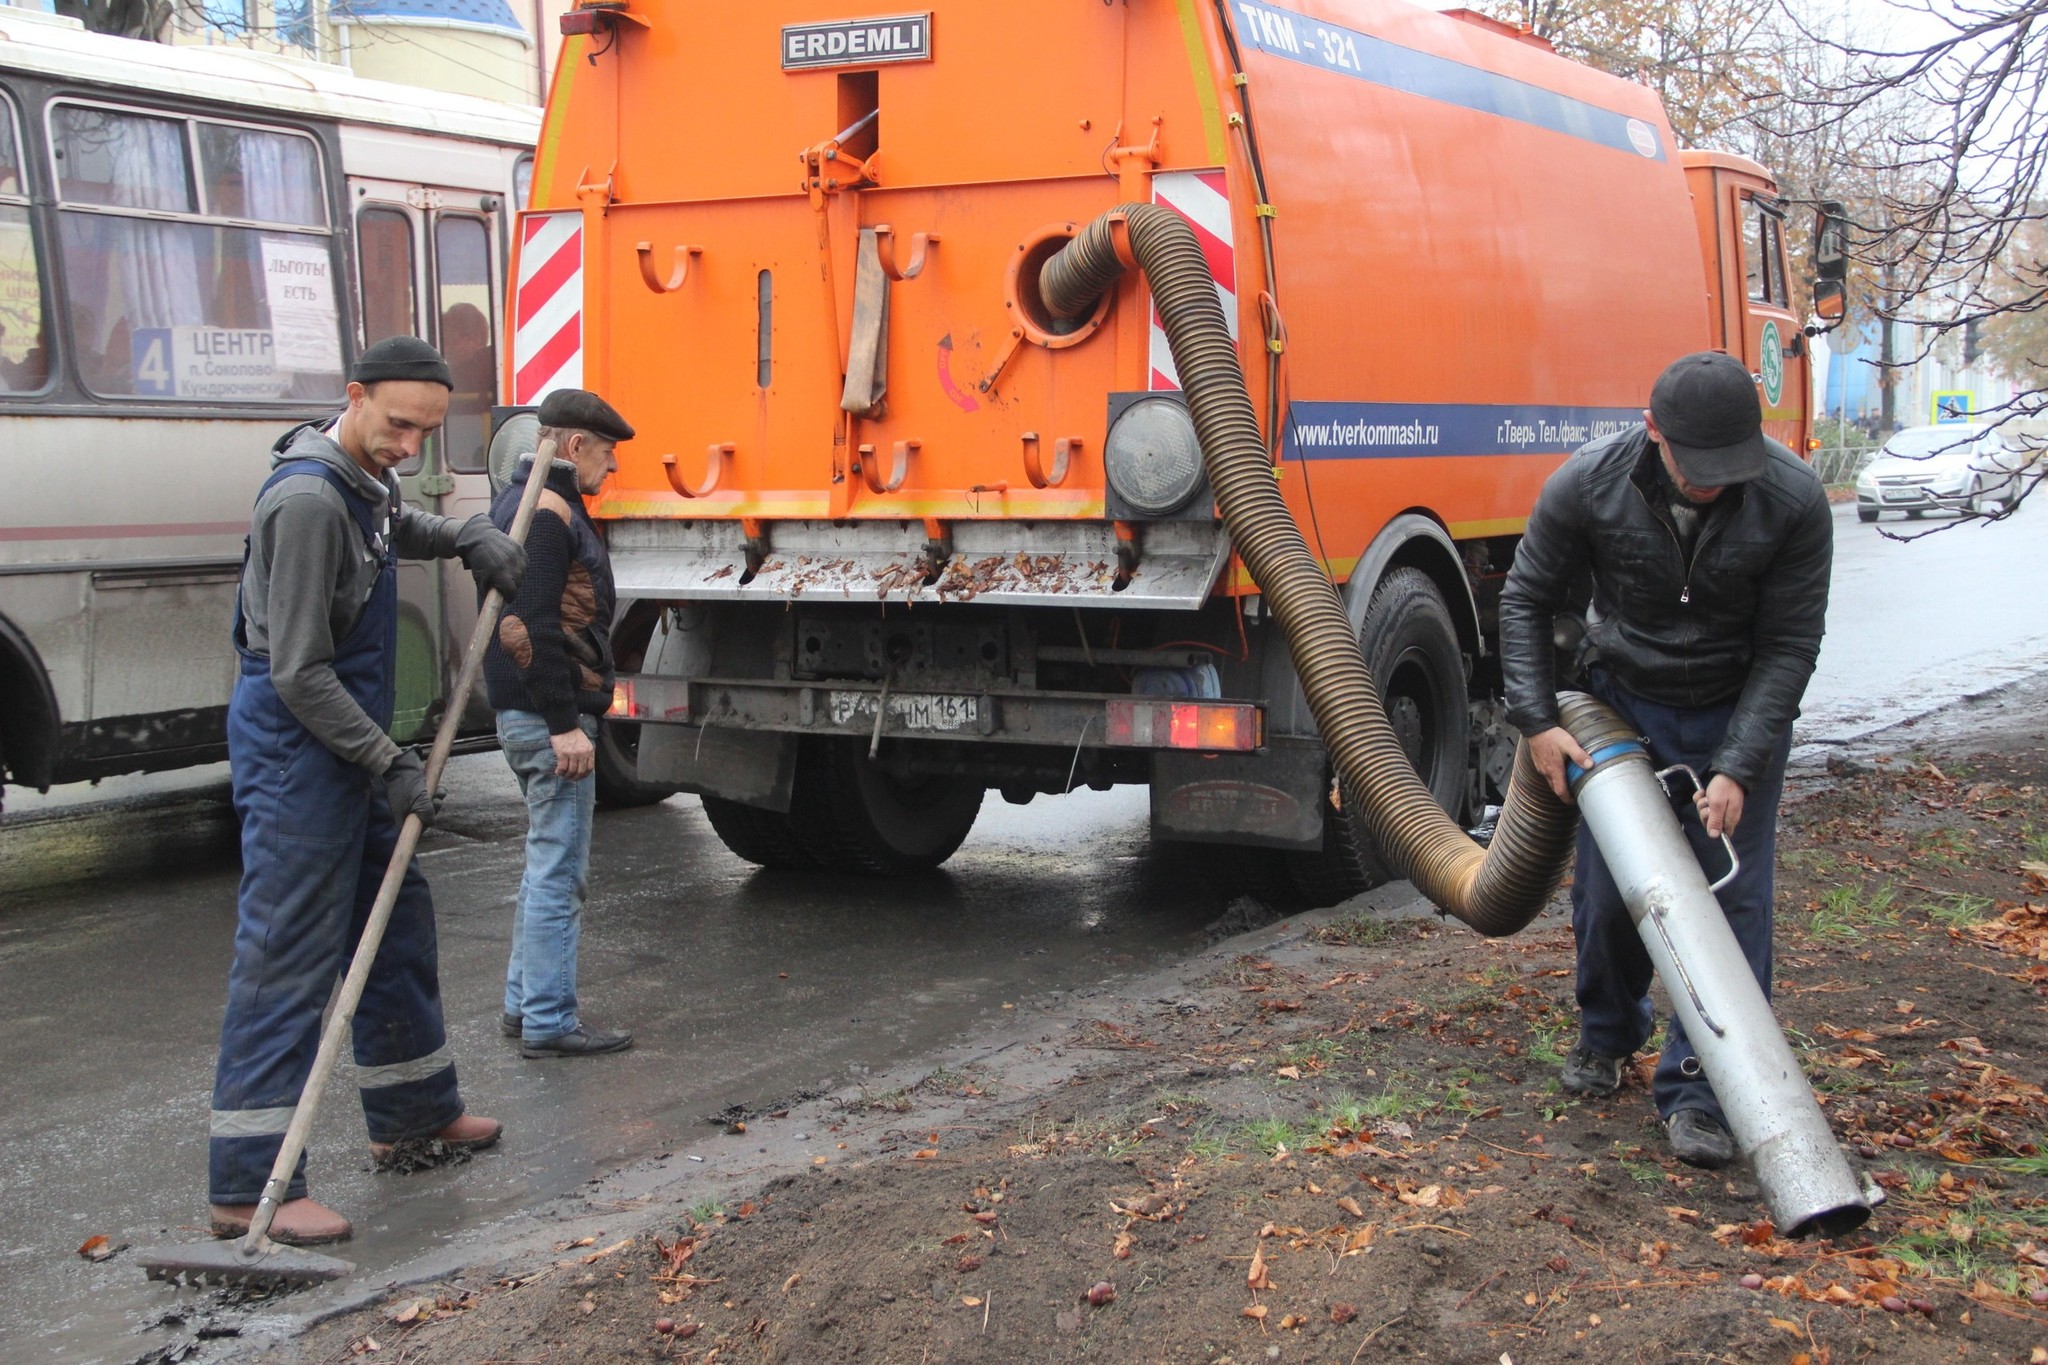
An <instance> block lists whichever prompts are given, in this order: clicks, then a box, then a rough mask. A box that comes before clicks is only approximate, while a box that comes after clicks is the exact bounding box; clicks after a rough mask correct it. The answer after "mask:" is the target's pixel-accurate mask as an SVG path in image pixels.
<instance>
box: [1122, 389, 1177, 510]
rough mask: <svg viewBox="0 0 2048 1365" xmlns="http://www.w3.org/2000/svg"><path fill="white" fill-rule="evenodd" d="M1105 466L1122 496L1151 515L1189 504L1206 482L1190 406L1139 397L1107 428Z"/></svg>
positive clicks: (1165, 400) (1170, 400) (1171, 400)
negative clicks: (1203, 476)
mask: <svg viewBox="0 0 2048 1365" xmlns="http://www.w3.org/2000/svg"><path fill="white" fill-rule="evenodd" d="M1103 466H1104V469H1105V470H1106V472H1107V473H1108V475H1109V486H1110V487H1111V488H1112V489H1114V490H1116V494H1117V496H1118V497H1120V498H1122V499H1123V500H1124V501H1125V502H1127V503H1129V504H1130V505H1131V506H1132V507H1134V508H1136V509H1137V510H1138V511H1140V512H1143V513H1145V514H1146V515H1148V516H1155V517H1163V516H1166V515H1167V514H1168V513H1170V512H1177V511H1179V510H1180V509H1181V508H1182V507H1184V506H1186V505H1187V501H1188V499H1189V498H1191V497H1193V496H1194V495H1195V490H1196V489H1197V488H1199V487H1201V485H1202V443H1201V442H1200V441H1199V440H1197V439H1196V437H1195V421H1194V418H1193V417H1191V416H1189V415H1188V410H1187V408H1186V406H1185V405H1184V404H1182V403H1180V402H1178V401H1176V400H1174V399H1171V398H1141V399H1139V400H1138V401H1137V402H1135V403H1133V404H1131V406H1130V407H1128V408H1125V409H1124V411H1123V413H1122V414H1121V415H1119V416H1118V417H1117V419H1116V422H1115V423H1114V424H1113V425H1112V426H1111V427H1110V429H1109V439H1108V441H1107V442H1105V443H1104V446H1103Z"/></svg>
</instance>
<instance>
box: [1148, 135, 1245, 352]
mask: <svg viewBox="0 0 2048 1365" xmlns="http://www.w3.org/2000/svg"><path fill="white" fill-rule="evenodd" d="M1152 202H1153V203H1155V204H1164V205H1166V207H1168V208H1170V209H1172V210H1173V211H1174V212H1175V213H1178V214H1179V215H1180V216H1181V217H1183V218H1185V219H1187V220H1188V222H1189V223H1191V224H1192V225H1193V226H1194V229H1195V239H1196V240H1197V241H1199V242H1201V244H1202V256H1203V259H1205V260H1207V261H1208V262H1209V273H1210V274H1211V275H1213V276H1215V278H1216V299H1217V301H1218V302H1219V303H1221V304H1222V305H1223V321H1224V324H1225V325H1226V326H1228V327H1229V328H1230V339H1231V340H1232V341H1235V340H1237V247H1236V245H1235V244H1234V243H1233V242H1232V241H1231V236H1230V194H1229V191H1228V189H1227V188H1226V187H1225V183H1224V173H1223V172H1222V171H1165V172H1162V173H1160V174H1158V175H1155V176H1153V177H1152ZM1151 359H1152V380H1151V384H1150V386H1149V387H1150V388H1152V389H1153V390H1155V391H1156V390H1160V389H1178V388H1179V387H1180V374H1179V373H1178V372H1177V371H1176V370H1175V369H1174V367H1173V352H1172V350H1171V349H1169V348H1168V346H1167V344H1166V328H1165V327H1163V326H1161V325H1160V322H1159V309H1158V308H1157V307H1156V306H1155V307H1154V308H1153V309H1152V346H1151Z"/></svg>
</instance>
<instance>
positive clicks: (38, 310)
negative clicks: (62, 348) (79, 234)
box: [0, 98, 50, 394]
mask: <svg viewBox="0 0 2048 1365" xmlns="http://www.w3.org/2000/svg"><path fill="white" fill-rule="evenodd" d="M28 202H29V201H28V178H27V176H26V174H25V173H24V171H23V170H22V165H21V136H20V134H19V132H18V131H17V130H16V128H15V122H14V106H13V105H12V104H10V103H9V102H8V101H7V100H6V99H4V98H0V394H5V393H34V392H35V391H36V390H38V389H40V388H42V387H43V386H44V385H46V384H47V383H49V379H50V337H49V324H48V322H47V321H46V320H45V318H44V316H43V277H42V272H41V270H40V269H39V268H38V260H37V255H36V239H35V231H34V227H33V225H32V224H31V223H30V221H29V212H28Z"/></svg>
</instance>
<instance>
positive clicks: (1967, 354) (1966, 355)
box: [1963, 318, 1979, 370]
mask: <svg viewBox="0 0 2048 1365" xmlns="http://www.w3.org/2000/svg"><path fill="white" fill-rule="evenodd" d="M1978 342H1979V338H1978V335H1977V319H1976V318H1971V319H1970V320H1969V321H1968V322H1966V323H1964V324H1963V368H1964V369H1966V370H1967V369H1971V368H1973V367H1974V366H1975V365H1976V363H1977V354H1978Z"/></svg>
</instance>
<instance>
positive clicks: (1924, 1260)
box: [1884, 1171, 2048, 1294]
mask: <svg viewBox="0 0 2048 1365" xmlns="http://www.w3.org/2000/svg"><path fill="white" fill-rule="evenodd" d="M1921 1174H1922V1173H1921V1172H1918V1171H1914V1172H1909V1173H1908V1180H1909V1184H1908V1188H1909V1189H1912V1190H1913V1191H1914V1192H1915V1193H1916V1194H1917V1193H1924V1192H1925V1191H1928V1190H1932V1189H1933V1187H1934V1183H1935V1181H1936V1180H1937V1179H1938V1177H1936V1176H1935V1175H1934V1174H1933V1172H1931V1171H1929V1172H1926V1173H1925V1175H1926V1180H1925V1183H1924V1187H1923V1183H1922V1181H1921V1179H1920V1178H1919V1177H1920V1176H1921ZM1947 1213H1948V1216H1947V1217H1946V1218H1943V1219H1940V1220H1938V1221H1930V1223H1929V1225H1928V1226H1925V1227H1916V1228H1912V1229H1909V1230H1907V1231H1904V1232H1901V1233H1900V1234H1899V1235H1898V1236H1897V1237H1895V1238H1893V1239H1892V1240H1891V1241H1890V1242H1889V1243H1887V1244H1886V1245H1885V1248H1884V1250H1885V1251H1887V1252H1889V1253H1890V1254H1891V1255H1892V1256H1894V1257H1896V1258H1897V1259H1898V1260H1900V1261H1903V1262H1905V1263H1906V1264H1907V1265H1909V1266H1912V1267H1913V1268H1914V1269H1915V1270H1918V1271H1920V1272H1922V1273H1923V1274H1926V1275H1930V1276H1934V1277H1937V1278H1941V1279H1948V1280H1954V1281H1956V1282H1958V1283H1960V1284H1966V1285H1967V1284H1974V1283H1976V1282H1977V1281H1978V1280H1988V1281H1990V1282H1991V1283H1992V1284H1993V1285H1996V1286H1997V1287H1998V1288H2000V1289H2002V1290H2004V1291H2005V1292H2006V1293H2008V1294H2017V1293H2019V1292H2020V1289H2021V1284H2020V1274H2019V1270H2018V1268H2017V1267H2016V1266H2014V1265H2013V1255H2012V1246H2013V1242H2014V1238H2015V1234H2017V1236H2018V1237H2019V1238H2020V1239H2021V1240H2030V1241H2031V1240H2035V1239H2038V1238H2040V1237H2042V1236H2043V1235H2048V1210H2043V1209H2039V1208H2029V1209H2008V1208H2001V1207H1999V1206H1998V1204H1997V1202H1996V1201H1995V1200H1994V1199H1991V1198H1989V1197H1985V1196H1979V1197H1978V1198H1976V1199H1973V1200H1971V1201H1970V1202H1969V1203H1968V1204H1965V1205H1963V1206H1962V1207H1961V1208H1955V1209H1950V1210H1948V1211H1947Z"/></svg>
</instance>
